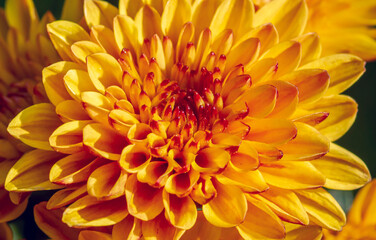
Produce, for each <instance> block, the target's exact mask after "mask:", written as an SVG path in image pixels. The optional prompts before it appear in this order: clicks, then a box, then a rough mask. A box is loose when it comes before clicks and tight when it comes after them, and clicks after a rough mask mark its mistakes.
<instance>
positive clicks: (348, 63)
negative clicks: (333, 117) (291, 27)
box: [301, 54, 365, 96]
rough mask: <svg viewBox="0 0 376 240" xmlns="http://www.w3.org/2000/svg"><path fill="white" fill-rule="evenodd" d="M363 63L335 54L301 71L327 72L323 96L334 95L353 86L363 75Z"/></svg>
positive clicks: (356, 58)
mask: <svg viewBox="0 0 376 240" xmlns="http://www.w3.org/2000/svg"><path fill="white" fill-rule="evenodd" d="M364 65H365V62H364V61H363V60H362V59H361V58H359V57H356V56H354V55H350V54H336V55H331V56H327V57H323V58H320V59H317V60H316V61H313V62H310V63H308V64H306V65H304V66H302V67H301V68H302V69H307V68H321V69H324V70H326V71H328V73H329V76H330V84H329V88H328V91H326V93H325V95H327V96H329V95H336V94H339V93H341V92H343V91H345V90H346V89H347V88H349V87H350V86H351V85H353V84H354V83H355V82H356V81H357V80H358V79H359V78H360V76H361V75H362V74H363V73H364V71H365V68H364Z"/></svg>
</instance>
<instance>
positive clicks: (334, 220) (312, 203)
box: [296, 188, 346, 231]
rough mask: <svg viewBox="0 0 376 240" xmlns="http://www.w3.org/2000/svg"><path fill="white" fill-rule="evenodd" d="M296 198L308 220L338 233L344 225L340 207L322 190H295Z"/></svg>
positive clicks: (343, 215)
mask: <svg viewBox="0 0 376 240" xmlns="http://www.w3.org/2000/svg"><path fill="white" fill-rule="evenodd" d="M296 194H297V196H298V197H299V199H300V201H301V202H302V204H303V207H304V209H305V210H306V211H307V213H308V214H309V217H310V219H311V220H312V221H313V222H314V223H316V224H317V225H319V226H322V227H324V228H328V229H332V230H334V231H339V230H341V229H342V227H343V225H345V223H346V216H345V213H344V212H343V210H342V208H341V206H340V205H339V204H338V203H337V201H336V200H335V199H334V198H333V197H332V195H330V194H329V193H328V192H327V191H325V190H324V189H322V188H318V189H305V190H297V191H296Z"/></svg>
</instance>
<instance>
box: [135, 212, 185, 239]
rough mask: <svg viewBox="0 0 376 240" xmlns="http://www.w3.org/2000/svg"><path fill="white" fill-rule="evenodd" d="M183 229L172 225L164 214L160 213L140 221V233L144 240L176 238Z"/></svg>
mask: <svg viewBox="0 0 376 240" xmlns="http://www.w3.org/2000/svg"><path fill="white" fill-rule="evenodd" d="M184 231H185V230H181V229H178V228H175V227H174V226H172V225H171V224H170V223H169V222H168V221H167V219H166V218H165V216H164V214H160V215H159V216H157V217H156V218H155V219H153V220H150V221H147V222H143V223H142V234H143V237H144V238H145V240H165V239H172V240H178V239H180V237H181V236H182V235H183V233H184Z"/></svg>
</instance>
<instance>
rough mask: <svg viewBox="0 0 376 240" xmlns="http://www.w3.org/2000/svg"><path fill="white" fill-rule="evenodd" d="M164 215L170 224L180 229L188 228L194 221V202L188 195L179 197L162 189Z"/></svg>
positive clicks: (195, 211) (195, 213)
mask: <svg viewBox="0 0 376 240" xmlns="http://www.w3.org/2000/svg"><path fill="white" fill-rule="evenodd" d="M163 205H164V207H165V216H166V218H167V219H168V220H169V221H170V223H171V224H172V225H174V226H175V227H176V228H180V229H190V228H192V227H193V225H194V224H195V222H196V218H197V210H196V204H195V202H194V201H193V200H192V199H191V198H190V197H183V198H179V197H177V196H176V195H174V194H169V193H167V192H166V191H163Z"/></svg>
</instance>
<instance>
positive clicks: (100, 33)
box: [90, 25, 120, 58]
mask: <svg viewBox="0 0 376 240" xmlns="http://www.w3.org/2000/svg"><path fill="white" fill-rule="evenodd" d="M90 36H91V37H92V38H93V39H95V40H96V41H97V43H98V44H99V45H100V46H101V47H102V48H103V49H104V50H105V51H106V52H107V53H109V54H110V55H112V56H114V57H115V58H118V56H119V54H120V50H119V48H118V46H117V44H116V40H115V35H114V32H113V31H112V30H111V29H110V28H107V27H105V26H103V25H96V26H93V27H92V28H91V32H90Z"/></svg>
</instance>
